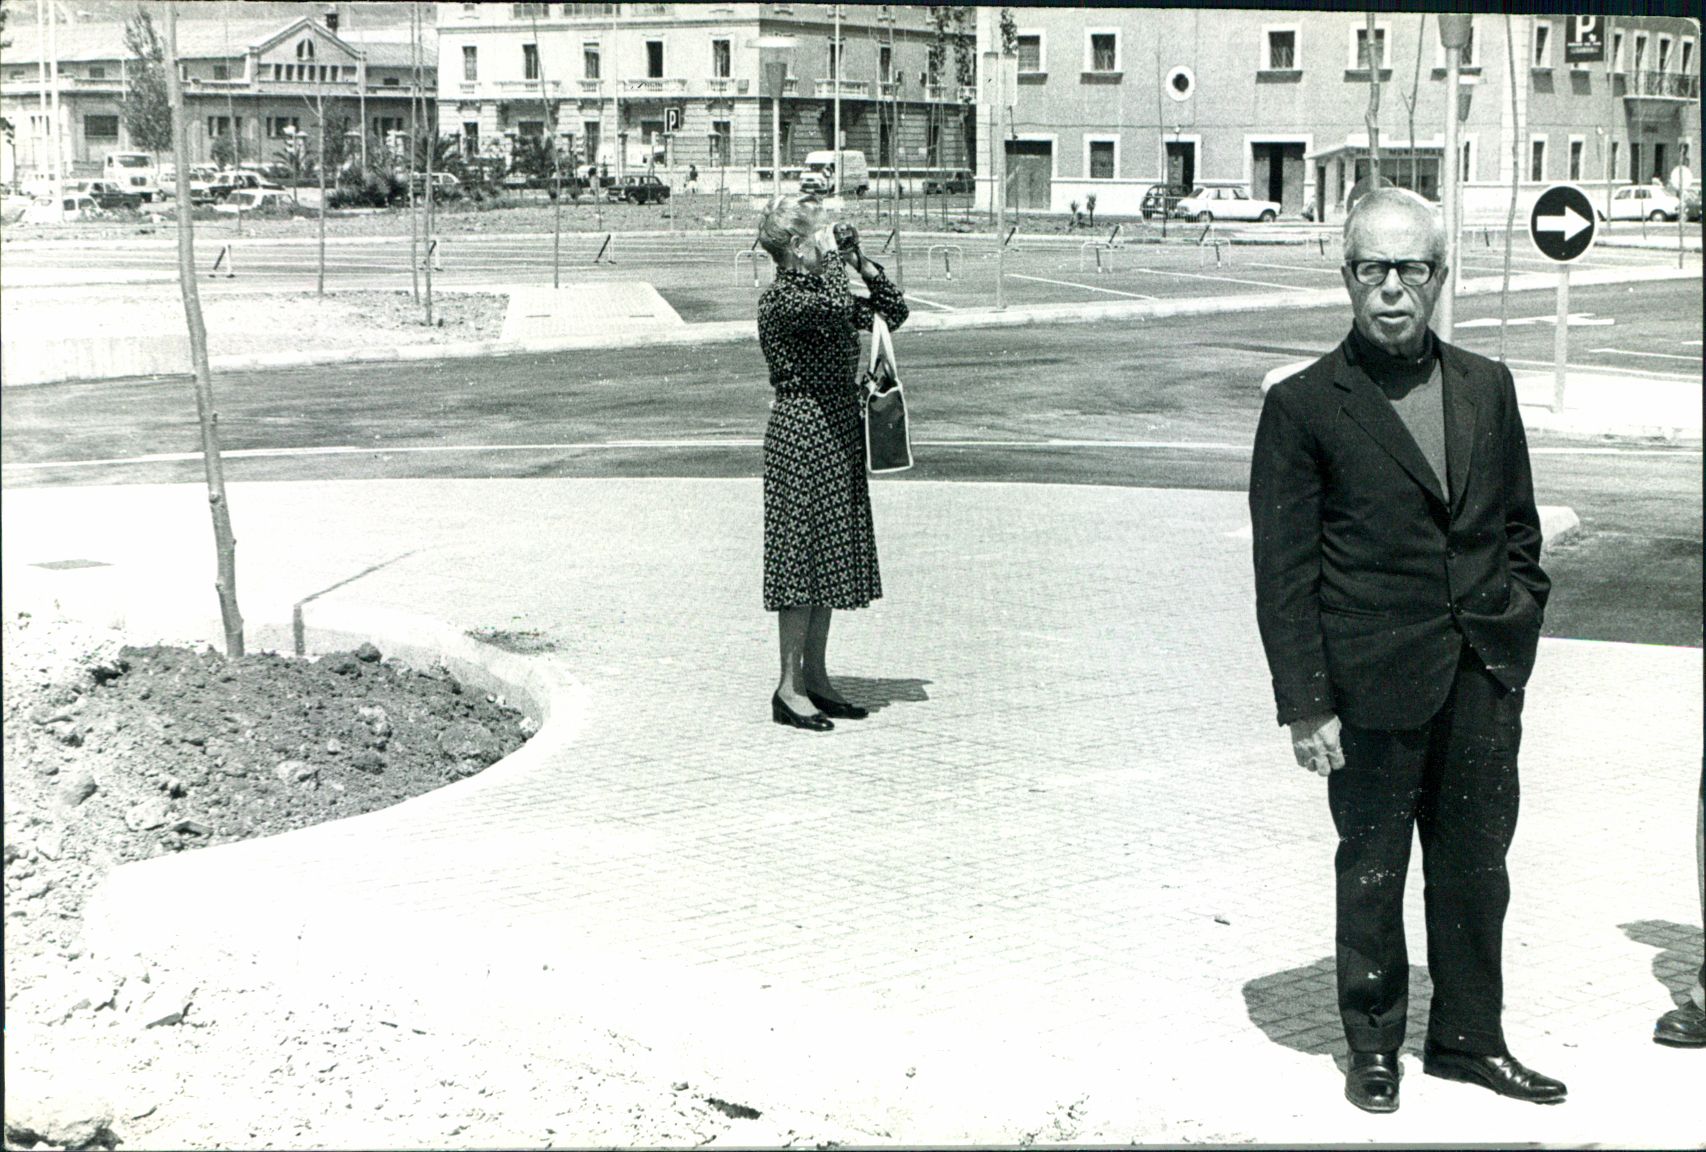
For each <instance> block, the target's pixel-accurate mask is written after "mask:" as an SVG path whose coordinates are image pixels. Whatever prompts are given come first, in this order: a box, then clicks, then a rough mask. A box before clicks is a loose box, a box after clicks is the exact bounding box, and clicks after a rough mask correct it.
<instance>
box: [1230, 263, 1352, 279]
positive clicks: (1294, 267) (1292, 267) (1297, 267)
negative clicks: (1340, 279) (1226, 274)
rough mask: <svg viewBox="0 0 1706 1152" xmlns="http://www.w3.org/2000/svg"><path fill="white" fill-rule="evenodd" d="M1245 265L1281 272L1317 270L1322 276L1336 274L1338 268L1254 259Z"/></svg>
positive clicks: (1335, 266)
mask: <svg viewBox="0 0 1706 1152" xmlns="http://www.w3.org/2000/svg"><path fill="white" fill-rule="evenodd" d="M1245 267H1247V268H1274V269H1278V270H1279V271H1281V272H1317V273H1320V274H1321V275H1323V276H1337V275H1338V274H1339V269H1338V266H1337V265H1334V266H1331V267H1327V268H1321V267H1315V268H1311V267H1309V266H1308V265H1307V264H1261V263H1257V262H1255V261H1252V262H1251V263H1249V264H1247V265H1245Z"/></svg>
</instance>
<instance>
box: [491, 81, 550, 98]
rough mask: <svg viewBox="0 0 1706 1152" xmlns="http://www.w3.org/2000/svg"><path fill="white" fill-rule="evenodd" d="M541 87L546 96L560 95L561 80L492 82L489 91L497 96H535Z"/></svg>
mask: <svg viewBox="0 0 1706 1152" xmlns="http://www.w3.org/2000/svg"><path fill="white" fill-rule="evenodd" d="M541 85H543V86H544V90H545V92H546V93H547V94H551V93H556V94H558V95H561V94H562V91H563V82H562V81H561V80H543V81H541V80H494V81H492V82H491V89H492V91H493V92H496V93H497V94H498V95H499V96H537V95H538V94H539V90H540V86H541Z"/></svg>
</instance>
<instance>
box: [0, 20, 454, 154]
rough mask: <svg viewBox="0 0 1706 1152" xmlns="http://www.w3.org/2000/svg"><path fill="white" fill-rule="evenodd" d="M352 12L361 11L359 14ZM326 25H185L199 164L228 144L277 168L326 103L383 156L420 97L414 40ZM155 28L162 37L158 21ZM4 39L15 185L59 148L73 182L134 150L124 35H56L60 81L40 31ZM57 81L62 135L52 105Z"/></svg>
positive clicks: (426, 68) (193, 144) (193, 145)
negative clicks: (113, 155)
mask: <svg viewBox="0 0 1706 1152" xmlns="http://www.w3.org/2000/svg"><path fill="white" fill-rule="evenodd" d="M346 8H348V9H351V10H355V11H359V9H360V6H359V5H348V6H346ZM325 20H326V18H325V17H324V16H304V17H302V18H300V19H298V20H294V21H289V22H283V23H281V22H280V21H277V20H271V21H265V22H257V21H253V20H229V21H225V20H213V19H197V20H180V21H179V22H178V59H179V73H180V75H181V76H182V77H183V80H184V100H185V107H186V111H187V112H188V121H189V149H188V151H189V161H190V162H191V163H204V162H211V161H212V160H213V159H214V153H215V146H216V144H217V142H218V141H219V140H220V138H221V137H224V138H226V139H228V140H229V142H230V143H229V145H228V146H227V147H225V148H221V149H220V152H221V153H222V154H226V155H229V156H231V157H232V158H234V159H235V160H237V161H238V162H241V163H255V162H267V161H271V160H272V159H273V158H274V157H275V155H276V154H277V153H278V152H279V150H280V149H282V148H284V147H286V146H287V144H288V143H289V141H290V139H291V138H292V134H293V132H306V133H310V134H311V133H312V132H313V129H314V125H315V123H316V120H315V117H316V114H317V113H316V100H317V99H318V100H323V101H324V106H325V114H326V118H327V121H328V123H338V122H340V121H341V122H344V123H346V124H347V128H346V131H347V132H349V133H354V132H355V131H356V130H357V129H356V126H357V125H358V124H362V123H364V122H365V124H366V127H367V133H368V135H369V143H370V146H371V145H372V143H373V142H378V143H380V144H381V145H382V144H383V143H384V141H385V140H386V139H387V135H388V134H389V133H395V132H401V131H406V128H407V125H408V123H409V105H410V102H411V100H410V97H411V93H412V92H413V91H414V90H415V88H414V69H413V66H412V59H411V48H410V44H409V34H408V29H407V28H406V27H402V28H399V27H397V26H394V25H393V26H389V27H373V28H351V27H349V26H348V24H347V23H346V24H344V25H343V26H342V27H339V28H336V29H334V28H330V27H327V24H326V22H325ZM334 22H335V17H334ZM155 27H156V29H157V30H161V28H160V23H159V20H158V17H156V21H155ZM6 35H7V38H8V39H9V40H11V42H12V43H11V45H10V46H9V47H7V48H5V49H4V50H3V51H0V114H3V115H4V116H5V117H6V119H7V120H8V121H10V123H11V125H12V139H11V141H10V147H11V150H12V155H11V158H10V159H11V169H12V171H13V172H14V173H15V177H14V178H15V179H18V180H24V179H28V178H29V177H31V176H33V175H38V174H41V175H45V174H48V173H51V172H52V171H53V169H54V166H55V158H54V157H55V153H56V150H60V149H62V151H63V155H64V157H65V162H66V172H65V175H66V176H67V177H89V176H98V175H100V172H101V165H102V160H103V157H104V156H105V154H106V153H108V152H117V151H130V150H134V147H135V146H134V144H133V142H132V141H131V139H130V134H129V131H128V130H127V129H126V127H125V123H124V115H123V105H124V101H125V97H126V93H127V91H128V85H129V78H130V74H131V70H132V69H133V68H134V62H133V61H130V60H129V59H127V55H128V53H127V51H126V49H125V44H124V25H123V24H121V23H113V22H98V23H94V22H91V23H67V24H63V25H61V26H59V27H58V28H57V29H55V31H54V39H55V40H56V41H57V44H56V47H57V60H58V67H57V70H56V69H55V68H54V67H53V66H52V64H51V63H48V64H47V67H46V68H45V69H44V68H43V64H44V62H46V57H47V46H46V44H44V43H41V42H40V38H39V37H38V35H37V29H36V26H35V24H34V23H33V22H24V21H19V20H16V19H14V20H13V21H12V22H11V23H9V24H8V25H7V29H6ZM162 38H163V30H162ZM421 39H422V43H421V46H420V59H421V61H422V79H421V84H420V91H421V93H422V95H423V97H424V98H423V100H422V101H421V104H420V108H421V113H420V114H421V115H424V116H428V117H430V116H431V115H432V113H433V110H434V108H435V106H436V101H435V100H434V99H433V92H434V90H435V88H436V86H437V77H436V64H435V62H434V60H435V57H434V50H433V36H432V29H431V28H430V27H428V28H426V29H425V30H424V31H423V35H422V38H421ZM55 71H57V87H58V94H59V122H58V125H57V134H56V131H55V125H54V122H53V119H52V115H53V114H52V100H51V94H52V88H53V86H54V84H55V76H54V73H55ZM44 79H45V83H44ZM287 129H289V130H290V131H287ZM393 138H394V137H393ZM351 149H352V151H354V150H357V149H359V144H352V146H351ZM165 155H168V156H169V153H168V154H165Z"/></svg>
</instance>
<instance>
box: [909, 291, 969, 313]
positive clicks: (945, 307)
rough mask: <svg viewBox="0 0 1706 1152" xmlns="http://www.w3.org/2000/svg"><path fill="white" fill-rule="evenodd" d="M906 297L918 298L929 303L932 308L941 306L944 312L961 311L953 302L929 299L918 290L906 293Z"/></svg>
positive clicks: (921, 302)
mask: <svg viewBox="0 0 1706 1152" xmlns="http://www.w3.org/2000/svg"><path fill="white" fill-rule="evenodd" d="M906 298H907V299H908V300H916V301H917V302H918V303H920V304H928V305H929V306H930V307H932V308H940V309H942V310H943V311H944V312H958V311H959V309H958V308H956V307H954V306H953V305H952V304H943V303H941V302H940V301H937V300H929V299H926V298H925V297H923V296H920V295H919V294H918V293H916V292H908V293H907V294H906Z"/></svg>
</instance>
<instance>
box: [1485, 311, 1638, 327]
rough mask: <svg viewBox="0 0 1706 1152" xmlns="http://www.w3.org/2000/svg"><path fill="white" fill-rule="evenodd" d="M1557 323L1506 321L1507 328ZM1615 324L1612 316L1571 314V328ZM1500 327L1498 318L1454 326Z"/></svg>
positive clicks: (1542, 318) (1533, 318) (1533, 319)
mask: <svg viewBox="0 0 1706 1152" xmlns="http://www.w3.org/2000/svg"><path fill="white" fill-rule="evenodd" d="M1557 322H1558V317H1557V316H1517V317H1513V318H1512V319H1509V320H1506V321H1505V327H1507V328H1520V327H1525V326H1527V325H1529V324H1556V323H1557ZM1615 323H1617V321H1616V320H1615V319H1614V318H1612V317H1610V316H1595V315H1594V314H1593V313H1592V312H1572V313H1570V327H1572V328H1584V327H1586V328H1591V327H1594V326H1596V325H1602V324H1615ZM1498 326H1499V318H1498V317H1497V316H1482V317H1480V318H1478V319H1475V320H1459V321H1458V322H1457V323H1456V324H1455V325H1454V327H1457V328H1497V327H1498Z"/></svg>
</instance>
